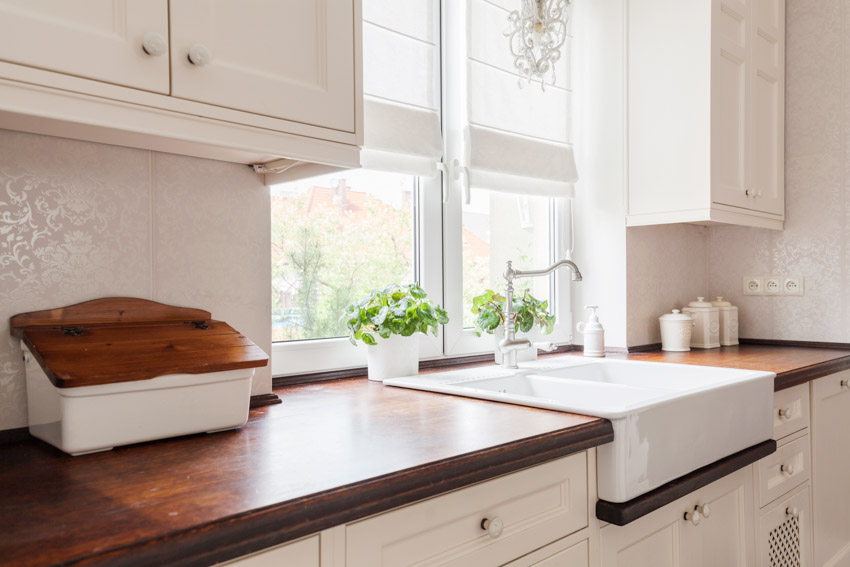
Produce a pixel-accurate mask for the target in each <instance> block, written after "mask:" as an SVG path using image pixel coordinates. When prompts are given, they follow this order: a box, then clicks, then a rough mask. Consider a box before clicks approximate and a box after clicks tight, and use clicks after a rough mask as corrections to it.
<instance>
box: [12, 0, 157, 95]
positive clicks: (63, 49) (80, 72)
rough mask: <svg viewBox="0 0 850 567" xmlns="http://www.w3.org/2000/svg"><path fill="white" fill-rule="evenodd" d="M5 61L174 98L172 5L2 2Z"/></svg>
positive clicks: (152, 0) (103, 0) (116, 0)
mask: <svg viewBox="0 0 850 567" xmlns="http://www.w3.org/2000/svg"><path fill="white" fill-rule="evenodd" d="M146 34H151V35H148V41H149V42H154V43H155V44H157V45H159V46H160V47H161V48H162V49H163V50H164V51H162V52H160V53H159V54H158V55H151V54H148V53H146V52H145V50H144V49H143V47H142V46H143V42H144V40H145V36H146ZM152 34H157V35H158V37H156V36H153V35H152ZM151 51H156V50H155V49H151ZM0 60H3V61H8V62H11V63H20V64H22V65H28V66H31V67H38V68H41V69H49V70H51V71H57V72H59V73H66V74H68V75H74V76H77V77H85V78H88V79H95V80H97V81H104V82H107V83H113V84H116V85H124V86H128V87H133V88H137V89H144V90H147V91H153V92H158V93H164V94H168V89H169V78H168V1H167V0H75V1H73V2H57V1H56V0H0Z"/></svg>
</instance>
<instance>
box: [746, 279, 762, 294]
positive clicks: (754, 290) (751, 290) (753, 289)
mask: <svg viewBox="0 0 850 567" xmlns="http://www.w3.org/2000/svg"><path fill="white" fill-rule="evenodd" d="M744 295H764V278H757V277H753V276H744Z"/></svg>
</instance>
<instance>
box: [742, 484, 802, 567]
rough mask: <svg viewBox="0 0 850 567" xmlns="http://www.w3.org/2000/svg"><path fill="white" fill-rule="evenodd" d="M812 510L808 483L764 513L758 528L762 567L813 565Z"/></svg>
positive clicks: (757, 537) (757, 550)
mask: <svg viewBox="0 0 850 567" xmlns="http://www.w3.org/2000/svg"><path fill="white" fill-rule="evenodd" d="M809 510H810V508H809V485H808V484H806V485H805V486H803V488H802V489H800V490H799V491H797V492H795V493H794V494H793V495H791V496H789V497H788V498H786V499H784V500H781V501H779V502H777V503H776V504H775V505H774V506H772V507H771V508H769V509H768V510H767V511H766V512H765V513H764V514H762V515H761V518H759V524H758V529H757V530H756V556H757V557H758V563H757V565H758V566H759V567H786V566H789V565H795V566H803V567H805V566H807V565H811V564H812V559H811V554H812V550H811V544H810V534H811V516H810V513H809Z"/></svg>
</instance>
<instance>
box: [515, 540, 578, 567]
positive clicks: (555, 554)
mask: <svg viewBox="0 0 850 567" xmlns="http://www.w3.org/2000/svg"><path fill="white" fill-rule="evenodd" d="M568 539H569V538H568ZM564 548H566V549H564ZM589 565H590V551H589V546H588V544H587V540H586V539H585V540H582V541H580V542H578V543H576V544H573V545H565V544H562V542H556V543H553V544H552V545H547V546H546V547H544V548H543V549H538V550H537V551H535V552H534V553H530V554H528V555H526V556H525V557H521V558H519V559H517V560H516V561H513V562H511V563H509V564H508V565H505V567H588V566H589Z"/></svg>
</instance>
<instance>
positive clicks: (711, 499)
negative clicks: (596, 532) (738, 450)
mask: <svg viewBox="0 0 850 567" xmlns="http://www.w3.org/2000/svg"><path fill="white" fill-rule="evenodd" d="M752 475H753V473H752V466H748V467H746V468H743V469H741V470H739V471H737V472H735V473H732V474H731V475H729V476H726V477H724V478H722V479H720V480H718V481H716V482H714V483H712V484H710V485H708V486H706V487H705V488H702V489H700V490H697V491H695V492H693V493H691V494H689V495H688V496H685V497H683V498H680V499H679V500H676V501H675V502H672V503H670V504H668V505H666V506H664V507H663V508H660V509H659V510H656V511H655V512H652V513H651V514H648V515H647V516H645V517H643V518H641V519H639V520H636V521H634V522H632V523H630V524H628V525H626V526H622V527H621V526H614V525H608V526H605V527H603V528H602V529H601V530H600V552H601V562H600V564H601V566H602V567H675V566H681V567H744V566H746V565H753V564H754V546H753V532H754V523H755V521H754V511H753V477H752Z"/></svg>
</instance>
